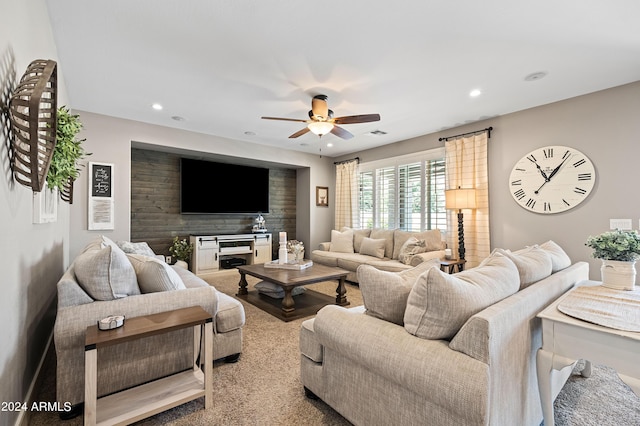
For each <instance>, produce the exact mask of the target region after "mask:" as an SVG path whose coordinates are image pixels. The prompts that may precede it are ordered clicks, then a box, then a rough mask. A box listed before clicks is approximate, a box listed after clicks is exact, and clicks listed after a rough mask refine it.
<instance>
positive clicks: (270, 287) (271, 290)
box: [254, 281, 307, 299]
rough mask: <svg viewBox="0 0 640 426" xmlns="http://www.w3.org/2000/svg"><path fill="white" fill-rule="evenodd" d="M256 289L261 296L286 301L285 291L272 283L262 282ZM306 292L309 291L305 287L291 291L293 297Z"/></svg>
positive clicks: (257, 284)
mask: <svg viewBox="0 0 640 426" xmlns="http://www.w3.org/2000/svg"><path fill="white" fill-rule="evenodd" d="M254 287H255V288H256V290H258V292H259V293H260V294H264V295H265V296H269V297H273V298H274V299H284V289H283V288H282V287H280V286H279V285H277V284H274V283H272V282H270V281H260V282H259V283H256V285H255V286H254ZM305 291H307V289H306V288H305V287H302V286H298V287H294V288H293V290H291V295H292V296H297V295H299V294H302V293H304V292H305Z"/></svg>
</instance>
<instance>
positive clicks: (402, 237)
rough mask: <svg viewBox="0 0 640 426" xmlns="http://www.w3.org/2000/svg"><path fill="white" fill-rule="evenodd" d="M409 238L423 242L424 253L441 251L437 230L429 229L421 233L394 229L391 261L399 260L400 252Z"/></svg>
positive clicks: (440, 237)
mask: <svg viewBox="0 0 640 426" xmlns="http://www.w3.org/2000/svg"><path fill="white" fill-rule="evenodd" d="M411 237H414V238H416V239H417V240H424V242H425V248H426V249H425V251H434V250H442V234H441V233H440V230H439V229H431V230H428V231H422V232H413V231H401V230H400V229H396V230H395V231H394V232H393V257H392V259H398V260H400V251H401V250H402V246H403V245H404V243H406V242H407V240H408V239H409V238H411Z"/></svg>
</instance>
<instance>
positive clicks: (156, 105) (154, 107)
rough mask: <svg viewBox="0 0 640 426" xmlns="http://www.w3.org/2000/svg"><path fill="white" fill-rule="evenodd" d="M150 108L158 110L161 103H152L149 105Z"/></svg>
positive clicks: (160, 107)
mask: <svg viewBox="0 0 640 426" xmlns="http://www.w3.org/2000/svg"><path fill="white" fill-rule="evenodd" d="M151 108H153V109H155V110H156V111H160V110H161V109H162V105H160V104H153V105H151Z"/></svg>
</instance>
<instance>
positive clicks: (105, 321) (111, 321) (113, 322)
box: [98, 315, 124, 330]
mask: <svg viewBox="0 0 640 426" xmlns="http://www.w3.org/2000/svg"><path fill="white" fill-rule="evenodd" d="M123 325H124V316H123V315H109V316H108V317H106V318H102V319H101V320H100V321H98V329H100V330H113V329H114V328H118V327H122V326H123Z"/></svg>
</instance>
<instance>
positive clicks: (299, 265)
mask: <svg viewBox="0 0 640 426" xmlns="http://www.w3.org/2000/svg"><path fill="white" fill-rule="evenodd" d="M311 265H313V261H311V260H308V259H304V260H301V261H293V262H287V263H278V260H277V259H276V260H273V261H271V262H265V264H264V267H265V268H274V269H291V270H294V271H301V270H303V269H307V268H309V267H310V266H311Z"/></svg>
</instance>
